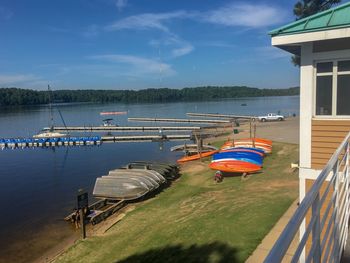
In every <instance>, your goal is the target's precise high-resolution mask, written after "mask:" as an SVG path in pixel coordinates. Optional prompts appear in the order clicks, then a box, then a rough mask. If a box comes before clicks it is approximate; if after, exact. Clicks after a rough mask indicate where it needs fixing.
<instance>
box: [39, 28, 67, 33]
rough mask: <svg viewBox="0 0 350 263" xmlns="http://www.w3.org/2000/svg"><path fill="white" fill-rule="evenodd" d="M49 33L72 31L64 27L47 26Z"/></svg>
mask: <svg viewBox="0 0 350 263" xmlns="http://www.w3.org/2000/svg"><path fill="white" fill-rule="evenodd" d="M45 27H46V28H47V29H48V30H49V31H51V32H54V33H67V32H69V31H70V30H69V29H68V28H64V27H58V26H45Z"/></svg>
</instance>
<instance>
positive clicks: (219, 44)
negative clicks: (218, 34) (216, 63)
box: [199, 41, 237, 48]
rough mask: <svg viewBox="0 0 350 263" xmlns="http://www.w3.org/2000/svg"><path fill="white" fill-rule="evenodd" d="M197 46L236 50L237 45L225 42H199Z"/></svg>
mask: <svg viewBox="0 0 350 263" xmlns="http://www.w3.org/2000/svg"><path fill="white" fill-rule="evenodd" d="M199 45H202V46H208V47H219V48H236V47H237V45H235V44H231V43H228V42H225V41H201V42H200V43H199Z"/></svg>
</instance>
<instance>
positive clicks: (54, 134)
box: [33, 131, 68, 138]
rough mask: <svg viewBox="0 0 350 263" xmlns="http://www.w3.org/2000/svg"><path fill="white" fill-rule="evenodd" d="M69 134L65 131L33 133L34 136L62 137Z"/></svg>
mask: <svg viewBox="0 0 350 263" xmlns="http://www.w3.org/2000/svg"><path fill="white" fill-rule="evenodd" d="M67 136H68V134H65V133H60V132H51V131H47V132H42V133H38V134H36V135H33V138H62V137H67Z"/></svg>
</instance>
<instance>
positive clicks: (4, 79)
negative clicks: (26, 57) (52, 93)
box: [0, 74, 40, 85]
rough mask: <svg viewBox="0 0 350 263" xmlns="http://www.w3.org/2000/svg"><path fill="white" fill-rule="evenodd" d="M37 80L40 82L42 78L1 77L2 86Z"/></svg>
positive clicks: (24, 75) (30, 76) (29, 75)
mask: <svg viewBox="0 0 350 263" xmlns="http://www.w3.org/2000/svg"><path fill="white" fill-rule="evenodd" d="M37 80H40V78H39V77H37V76H35V75H33V74H11V75H0V85H9V84H17V83H23V82H29V81H37Z"/></svg>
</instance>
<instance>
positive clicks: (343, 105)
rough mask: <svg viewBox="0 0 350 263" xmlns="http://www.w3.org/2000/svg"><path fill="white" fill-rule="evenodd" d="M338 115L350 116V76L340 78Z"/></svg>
mask: <svg viewBox="0 0 350 263" xmlns="http://www.w3.org/2000/svg"><path fill="white" fill-rule="evenodd" d="M337 93H338V94H337V115H350V101H349V99H350V75H340V76H338V91H337Z"/></svg>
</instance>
